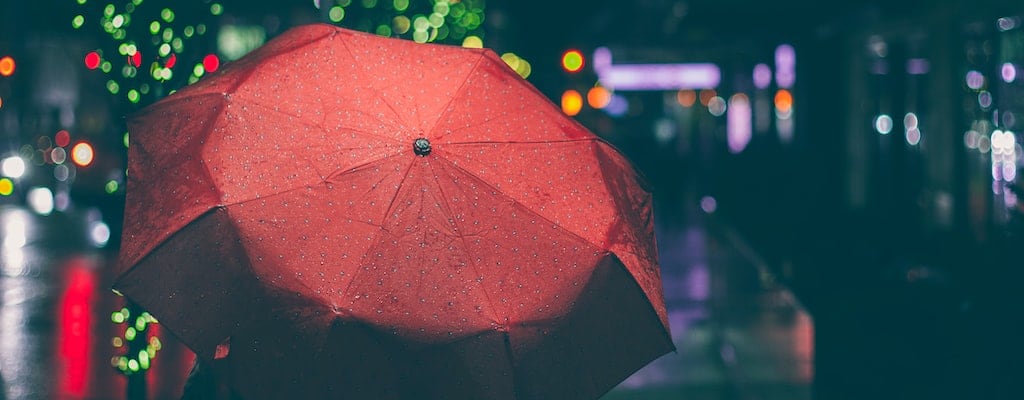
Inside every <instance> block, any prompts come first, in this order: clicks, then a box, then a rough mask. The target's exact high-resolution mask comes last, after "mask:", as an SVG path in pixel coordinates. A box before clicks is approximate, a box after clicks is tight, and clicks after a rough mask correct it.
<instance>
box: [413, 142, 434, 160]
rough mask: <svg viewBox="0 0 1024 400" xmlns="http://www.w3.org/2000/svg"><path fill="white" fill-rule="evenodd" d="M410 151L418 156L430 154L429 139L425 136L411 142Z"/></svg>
mask: <svg viewBox="0 0 1024 400" xmlns="http://www.w3.org/2000/svg"><path fill="white" fill-rule="evenodd" d="M412 151H413V152H415V153H416V155H418V156H420V157H425V156H427V155H429V154H430V141H429V140H427V138H419V139H416V140H415V141H413V142H412Z"/></svg>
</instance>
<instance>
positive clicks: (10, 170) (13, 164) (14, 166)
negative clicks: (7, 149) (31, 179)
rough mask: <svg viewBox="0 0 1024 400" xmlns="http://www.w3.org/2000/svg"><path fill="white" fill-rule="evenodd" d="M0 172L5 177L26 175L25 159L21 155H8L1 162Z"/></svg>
mask: <svg viewBox="0 0 1024 400" xmlns="http://www.w3.org/2000/svg"><path fill="white" fill-rule="evenodd" d="M0 172H2V173H3V174H4V176H5V177H10V178H14V179H18V178H21V177H22V176H24V175H25V160H24V159H22V158H21V157H19V156H11V157H7V158H5V159H4V160H3V162H2V163H0Z"/></svg>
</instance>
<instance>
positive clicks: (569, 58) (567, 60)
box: [562, 49, 583, 72]
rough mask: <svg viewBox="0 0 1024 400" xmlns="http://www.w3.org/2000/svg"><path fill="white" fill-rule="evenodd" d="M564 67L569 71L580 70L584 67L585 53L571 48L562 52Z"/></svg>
mask: <svg viewBox="0 0 1024 400" xmlns="http://www.w3.org/2000/svg"><path fill="white" fill-rule="evenodd" d="M562 68H563V69H565V70H566V71H568V72H579V70H581V69H583V53H580V51H579V50H576V49H571V50H567V51H566V52H565V53H563V54H562Z"/></svg>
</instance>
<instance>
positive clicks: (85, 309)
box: [0, 206, 814, 400]
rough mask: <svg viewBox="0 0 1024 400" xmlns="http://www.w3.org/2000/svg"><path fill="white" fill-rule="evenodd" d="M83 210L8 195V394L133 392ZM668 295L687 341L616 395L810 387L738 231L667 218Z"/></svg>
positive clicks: (798, 343) (172, 367) (171, 381)
mask: <svg viewBox="0 0 1024 400" xmlns="http://www.w3.org/2000/svg"><path fill="white" fill-rule="evenodd" d="M89 218H92V217H88V216H87V215H86V213H84V212H77V211H70V212H66V213H55V214H52V215H50V216H47V217H41V216H38V215H34V214H31V213H29V212H26V211H24V210H22V209H20V208H14V207H11V206H0V237H2V239H3V245H2V247H0V260H2V263H0V267H2V269H0V271H2V277H0V378H2V386H3V391H0V400H22V399H25V400H35V399H68V400H77V399H110V400H117V399H123V398H124V397H125V395H124V393H125V390H126V379H125V378H124V377H123V376H121V375H119V374H118V373H117V372H116V371H115V369H114V368H113V367H112V366H111V365H110V359H111V357H112V356H114V355H115V354H119V353H120V352H119V351H118V350H117V349H115V348H114V347H113V345H112V344H111V339H112V338H113V337H114V336H115V335H117V334H119V333H120V332H118V330H119V329H123V327H120V326H118V325H115V324H114V323H112V322H111V321H110V314H111V313H112V312H113V311H115V310H119V309H120V308H121V307H122V305H123V299H121V298H119V297H118V296H116V295H114V294H113V293H112V292H111V291H110V290H109V287H110V276H108V272H109V270H110V268H109V267H110V263H111V262H113V258H114V254H113V252H112V251H110V250H103V249H96V248H94V247H91V246H89V240H88V235H87V234H86V233H87V229H88V223H87V221H88V220H89ZM658 228H659V232H658V240H659V249H660V253H661V261H662V274H663V279H664V284H665V295H666V301H667V303H668V304H667V305H668V309H669V322H670V324H671V325H672V333H673V340H674V341H675V344H676V346H677V348H678V350H677V351H676V352H675V353H671V354H668V355H665V356H663V357H661V358H660V359H658V360H656V361H654V362H653V363H651V364H650V365H649V366H647V367H646V368H644V369H642V370H640V371H638V372H637V373H636V374H634V375H633V376H632V377H630V378H628V379H627V380H626V381H624V382H623V383H622V384H621V385H619V387H617V388H616V389H614V390H613V391H612V392H611V393H609V394H608V395H607V396H605V399H609V400H617V399H641V400H643V399H679V398H685V399H697V400H701V399H716V400H718V399H721V400H724V399H787V400H789V399H796V400H799V399H810V398H811V396H810V387H811V381H812V378H813V377H812V371H813V356H812V352H813V350H812V348H813V336H814V334H813V328H812V323H811V319H810V317H809V316H808V315H807V313H806V312H805V311H804V310H803V308H802V307H800V305H799V304H798V302H796V301H795V299H793V297H792V294H791V293H790V292H789V291H788V290H786V289H785V288H783V287H780V286H778V285H775V284H774V283H773V280H772V279H771V277H770V276H768V275H766V273H765V272H764V271H763V270H760V269H759V268H758V265H757V260H756V257H751V255H750V254H748V252H745V251H744V250H745V249H742V248H738V247H737V246H739V247H742V243H738V242H737V241H736V240H735V238H734V237H731V236H730V235H728V234H727V233H728V232H727V231H724V230H722V229H718V228H709V227H708V226H705V225H704V224H699V225H690V224H672V223H671V221H668V222H665V221H660V222H659V225H658ZM161 339H162V340H163V343H164V348H163V350H161V351H160V353H158V356H157V358H156V360H155V361H154V362H153V367H152V369H151V371H150V372H149V374H147V385H146V386H147V392H148V394H149V396H148V398H150V399H176V398H177V397H178V396H179V390H180V387H181V384H182V380H183V379H184V376H185V374H186V371H187V369H188V367H189V365H190V363H191V355H190V353H189V352H188V351H187V350H186V349H184V347H182V346H181V345H180V344H178V343H176V342H175V341H174V340H173V338H172V337H168V335H161Z"/></svg>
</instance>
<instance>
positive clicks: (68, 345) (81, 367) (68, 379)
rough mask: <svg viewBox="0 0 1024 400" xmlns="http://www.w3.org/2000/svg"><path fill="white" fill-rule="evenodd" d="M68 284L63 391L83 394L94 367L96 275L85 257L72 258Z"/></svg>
mask: <svg viewBox="0 0 1024 400" xmlns="http://www.w3.org/2000/svg"><path fill="white" fill-rule="evenodd" d="M66 267H67V269H66V270H65V272H66V273H67V276H66V280H67V286H66V288H65V289H64V293H63V295H62V296H61V301H60V319H59V321H60V325H58V328H57V330H58V334H57V354H58V355H59V357H60V366H61V368H60V370H59V375H58V376H59V378H60V379H59V382H60V390H61V394H64V395H72V396H82V395H84V394H85V393H86V392H87V389H88V385H89V373H90V369H91V365H90V364H91V362H90V361H91V357H90V354H89V353H90V348H91V343H90V342H91V341H92V338H91V333H92V332H91V328H92V327H91V324H92V311H93V310H92V302H93V293H94V292H95V290H96V277H95V276H94V275H93V270H92V267H93V266H92V265H91V264H90V263H89V262H88V261H86V260H85V259H81V258H75V259H72V260H71V261H70V262H69V264H68V265H67V266H66Z"/></svg>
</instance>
